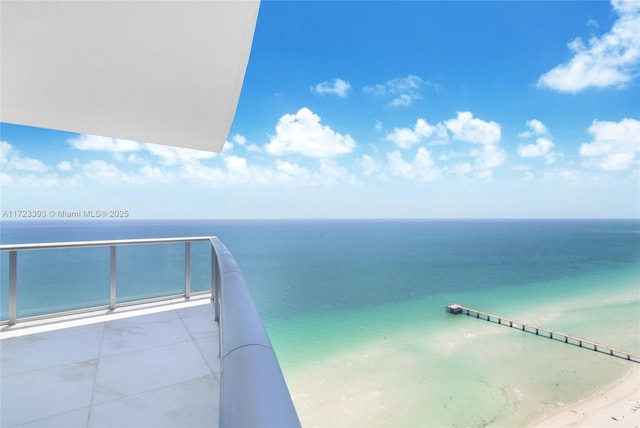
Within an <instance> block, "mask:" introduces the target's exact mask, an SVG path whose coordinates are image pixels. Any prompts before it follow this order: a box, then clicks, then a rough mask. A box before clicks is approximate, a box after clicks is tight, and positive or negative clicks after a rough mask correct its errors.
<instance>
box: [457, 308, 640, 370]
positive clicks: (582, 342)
mask: <svg viewBox="0 0 640 428" xmlns="http://www.w3.org/2000/svg"><path fill="white" fill-rule="evenodd" d="M447 312H448V313H450V314H463V315H468V316H475V317H476V318H478V319H483V320H486V321H490V322H495V323H497V324H500V325H504V326H506V327H511V328H515V329H518V330H521V331H524V332H527V333H531V334H535V335H536V336H542V337H547V338H549V339H553V340H557V341H560V342H564V343H567V344H569V345H574V346H578V347H580V348H585V349H589V350H593V351H596V352H601V353H603V354H607V355H611V356H613V357H618V358H623V359H625V360H629V361H633V362H636V363H640V355H636V354H633V353H631V352H626V351H622V350H620V349H616V348H612V347H610V346H606V345H602V344H600V343H596V342H593V341H591V340H586V339H581V338H579V337H575V336H572V335H570V334H566V333H560V332H558V331H555V330H550V329H548V328H543V327H539V326H535V325H531V324H527V323H524V322H522V321H516V320H512V319H509V318H505V317H502V316H499V315H494V314H490V313H487V312H483V311H479V310H477V309H471V308H467V307H465V306H462V305H458V304H452V305H447Z"/></svg>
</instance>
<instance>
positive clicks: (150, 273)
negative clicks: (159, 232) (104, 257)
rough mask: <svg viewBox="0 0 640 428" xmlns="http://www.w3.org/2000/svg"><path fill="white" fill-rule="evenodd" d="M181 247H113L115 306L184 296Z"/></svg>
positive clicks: (151, 245)
mask: <svg viewBox="0 0 640 428" xmlns="http://www.w3.org/2000/svg"><path fill="white" fill-rule="evenodd" d="M184 247H185V245H184V243H176V244H173V243H171V244H149V245H125V246H121V247H117V263H116V282H117V299H116V302H117V303H126V302H131V301H135V300H143V299H152V298H155V297H163V296H170V295H175V294H181V295H182V294H184V272H185V266H184V263H185V254H184V252H185V250H184Z"/></svg>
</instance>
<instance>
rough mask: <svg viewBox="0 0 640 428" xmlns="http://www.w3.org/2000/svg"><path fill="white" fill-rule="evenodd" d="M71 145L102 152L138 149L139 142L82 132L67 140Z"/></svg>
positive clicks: (133, 150)
mask: <svg viewBox="0 0 640 428" xmlns="http://www.w3.org/2000/svg"><path fill="white" fill-rule="evenodd" d="M67 142H68V143H69V144H70V145H71V147H73V148H74V149H78V150H90V151H104V152H113V153H118V152H135V151H138V150H140V143H138V142H136V141H131V140H121V139H118V138H110V137H99V136H97V135H87V134H82V135H80V136H78V137H76V138H71V139H69V140H68V141H67Z"/></svg>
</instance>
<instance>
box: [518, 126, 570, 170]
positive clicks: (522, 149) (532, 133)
mask: <svg viewBox="0 0 640 428" xmlns="http://www.w3.org/2000/svg"><path fill="white" fill-rule="evenodd" d="M527 127H529V130H528V131H524V132H521V133H520V134H519V136H520V137H521V138H530V137H537V138H536V141H535V143H530V144H520V145H518V155H520V156H521V157H523V158H539V157H542V158H544V160H545V162H546V163H547V164H552V163H554V162H555V161H556V160H557V158H558V157H559V156H561V155H562V154H561V153H560V152H556V151H554V150H553V148H554V147H555V145H554V144H553V141H552V140H551V138H550V134H549V130H548V129H547V127H546V126H545V124H544V123H542V122H540V121H539V120H537V119H532V120H530V121H528V122H527Z"/></svg>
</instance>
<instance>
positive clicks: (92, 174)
mask: <svg viewBox="0 0 640 428" xmlns="http://www.w3.org/2000/svg"><path fill="white" fill-rule="evenodd" d="M82 173H83V175H84V176H85V177H87V178H89V179H91V180H95V181H100V182H109V183H117V182H127V181H130V180H128V177H127V175H126V174H125V173H124V172H123V171H122V170H120V169H119V168H118V167H117V166H115V165H113V164H109V163H107V162H105V161H103V160H92V161H90V162H88V163H86V164H85V165H83V166H82Z"/></svg>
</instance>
